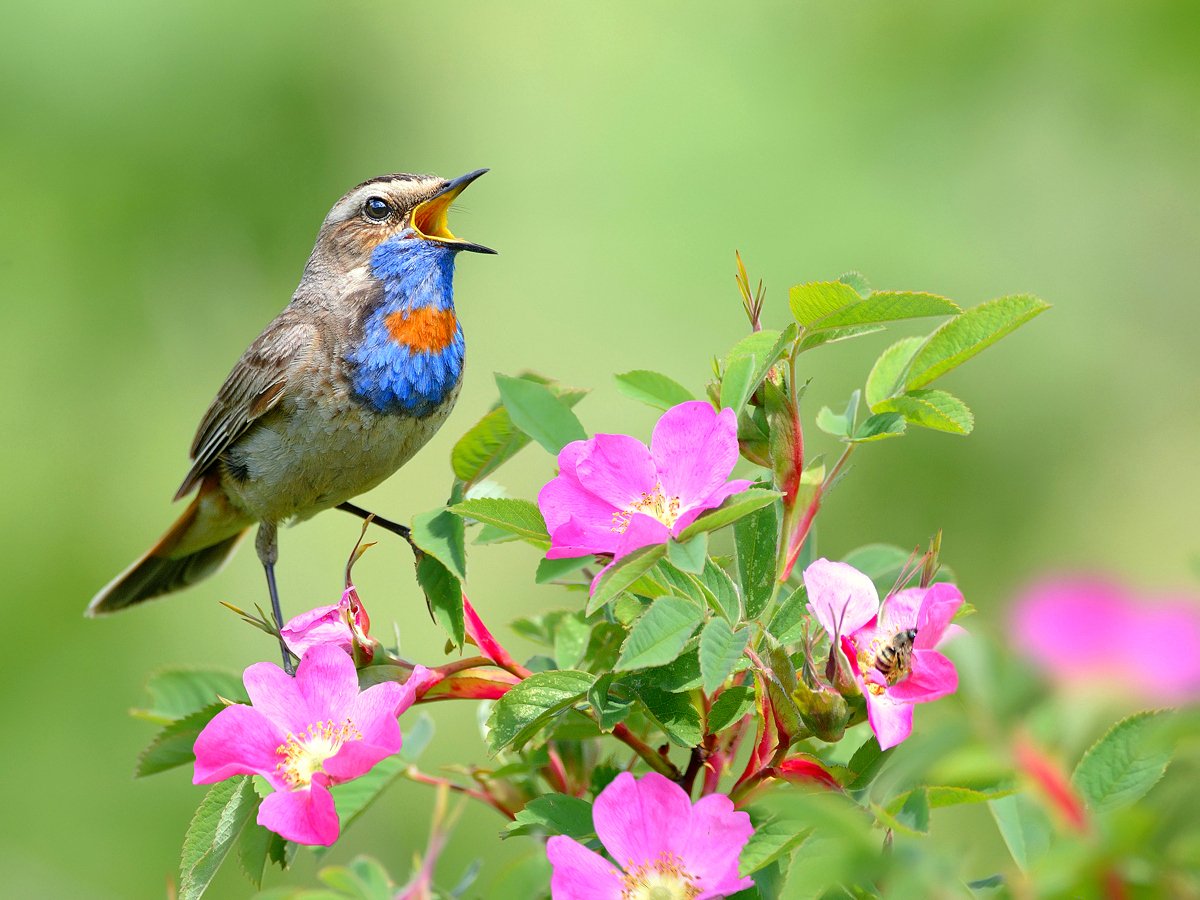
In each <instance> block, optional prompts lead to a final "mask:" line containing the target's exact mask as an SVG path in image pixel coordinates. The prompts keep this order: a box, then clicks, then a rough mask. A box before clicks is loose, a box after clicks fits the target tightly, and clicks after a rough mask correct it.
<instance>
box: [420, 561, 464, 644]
mask: <svg viewBox="0 0 1200 900" xmlns="http://www.w3.org/2000/svg"><path fill="white" fill-rule="evenodd" d="M417 583H418V584H419V585H421V590H422V591H424V592H425V602H426V603H427V604H429V611H430V612H431V613H433V618H434V619H435V620H436V621H437V623H438V624H439V625H441V626H442V628H444V629H445V630H446V634H448V635H449V636H450V640H452V641H453V642H454V645H455V646H456V647H461V646H462V645H463V643H464V641H465V640H466V628H465V625H464V622H463V603H462V584H461V583H460V582H459V580H458V579H457V578H456V577H454V574H453V573H452V572H451V571H450V570H449V569H447V568H446V567H445V566H444V565H442V564H441V562H440V561H438V560H437V559H436V558H435V557H432V556H428V555H425V554H422V555H421V558H420V559H419V560H417Z"/></svg>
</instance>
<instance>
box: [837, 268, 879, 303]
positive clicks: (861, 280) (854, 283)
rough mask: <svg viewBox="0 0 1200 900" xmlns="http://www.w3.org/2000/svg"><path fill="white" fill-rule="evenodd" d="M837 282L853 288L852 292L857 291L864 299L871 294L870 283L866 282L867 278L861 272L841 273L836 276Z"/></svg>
mask: <svg viewBox="0 0 1200 900" xmlns="http://www.w3.org/2000/svg"><path fill="white" fill-rule="evenodd" d="M837 280H838V281H840V282H841V283H842V284H848V285H850V287H852V288H854V290H856V291H858V293H859V294H861V295H862V296H864V297H867V296H870V294H871V283H870V282H869V281H867V276H866V275H864V274H863V273H862V272H854V271H850V272H843V273H842V274H841V275H839V276H838V279H837Z"/></svg>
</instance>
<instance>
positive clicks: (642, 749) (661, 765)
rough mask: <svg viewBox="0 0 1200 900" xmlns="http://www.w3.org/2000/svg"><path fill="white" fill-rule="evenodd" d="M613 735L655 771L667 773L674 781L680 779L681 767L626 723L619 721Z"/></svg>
mask: <svg viewBox="0 0 1200 900" xmlns="http://www.w3.org/2000/svg"><path fill="white" fill-rule="evenodd" d="M612 736H613V737H615V738H616V739H617V740H618V741H620V742H621V743H622V744H624V745H625V746H627V747H628V748H629V749H630V750H632V751H633V752H634V753H636V754H637V755H638V756H640V757H641V758H642V759H643V760H645V761H646V764H647V765H648V766H650V768H652V769H653V770H654V771H655V772H658V773H659V774H660V775H666V776H667V777H668V778H670V779H671V780H672V781H678V780H679V769H678V768H677V767H676V765H675V764H674V763H673V762H671V761H670V760H669V759H667V758H666V757H665V756H663V755H662V754H661V753H659V752H658V751H657V750H655V749H654V748H653V747H651V746H650V745H649V744H647V743H646V742H645V741H643V740H642V739H641V738H640V737H638V736H637V735H636V734H634V733H633V732H632V731H630V730H629V729H628V728H626V727H625V724H624V723H618V724H617V725H616V727H614V728H613V730H612Z"/></svg>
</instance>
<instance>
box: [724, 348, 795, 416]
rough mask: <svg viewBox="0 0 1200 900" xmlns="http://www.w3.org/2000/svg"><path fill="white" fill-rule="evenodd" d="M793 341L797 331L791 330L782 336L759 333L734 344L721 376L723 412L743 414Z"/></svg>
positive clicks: (726, 358)
mask: <svg viewBox="0 0 1200 900" xmlns="http://www.w3.org/2000/svg"><path fill="white" fill-rule="evenodd" d="M793 340H795V329H794V327H789V328H787V329H785V330H784V331H782V332H780V331H756V332H754V333H752V334H748V335H746V337H744V338H742V339H741V340H740V341H738V342H737V343H736V344H734V345H733V349H731V350H730V351H729V355H728V356H726V357H725V367H724V370H723V372H724V374H723V375H722V376H721V400H720V403H721V408H722V409H723V408H725V407H726V406H728V407H731V408H732V409H733V410H734V412H740V411H741V409H742V407H743V406H745V405H746V401H747V400H749V399H750V396H751V395H752V394H753V393H754V391H755V390H756V389H757V388H758V386H759V385H760V384H761V383H762V380H763V379H764V378H766V377H767V373H768V372H769V371H770V370H771V366H773V365H775V363H777V362H778V361H779V359H780V357H782V356H783V354H784V352H785V351H786V350H787V348H788V345H789V344H790V343H791V342H792V341H793Z"/></svg>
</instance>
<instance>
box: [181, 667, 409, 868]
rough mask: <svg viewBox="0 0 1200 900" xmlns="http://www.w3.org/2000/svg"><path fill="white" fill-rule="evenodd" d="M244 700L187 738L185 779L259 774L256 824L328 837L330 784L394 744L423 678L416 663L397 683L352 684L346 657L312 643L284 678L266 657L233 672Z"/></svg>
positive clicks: (299, 838)
mask: <svg viewBox="0 0 1200 900" xmlns="http://www.w3.org/2000/svg"><path fill="white" fill-rule="evenodd" d="M242 680H243V681H244V682H245V684H246V692H247V693H248V694H249V695H250V700H251V703H252V704H253V705H251V706H246V705H244V704H237V705H234V706H229V707H226V708H225V709H223V710H221V711H220V712H219V713H217V715H216V717H215V718H214V719H213V720H212V721H211V722H209V723H208V725H206V726H205V727H204V730H203V731H201V732H200V736H199V737H198V738H196V746H195V751H196V768H195V774H194V775H193V777H192V783H193V784H212V783H213V782H216V781H222V780H224V779H226V778H231V777H232V776H234V775H261V776H262V777H263V778H265V779H266V780H267V781H268V782H270V784H271V787H273V788H274V789H275V792H274V793H272V794H270V795H268V796H267V797H266V798H265V799H264V800H263V802H262V805H261V806H259V809H258V824H259V825H262V826H263V827H264V828H269V829H270V830H271V831H274V832H275V833H277V834H279V835H280V836H281V837H284V838H286V839H287V840H289V841H296V842H297V843H300V844H323V845H326V846H327V845H329V844H332V843H333V842H334V841H336V840H337V837H338V824H339V823H338V817H337V812H336V811H335V810H334V807H333V796H332V795H331V794H330V793H329V786H330V785H334V784H340V783H341V782H343V781H350V780H351V779H353V778H357V777H358V776H360V775H362V774H364V773H366V772H367V771H368V770H370V769H371V767H372V766H374V765H375V764H376V763H377V762H379V761H380V760H382V759H385V758H387V757H389V756H391V755H392V754H393V753H395V752H397V751H398V750H399V749H400V744H401V737H400V725H399V723H398V722H397V721H396V718H397V717H398V716H399V715H400V713H402V712H404V711H405V710H406V709H408V708H409V707H410V706H411V705H412V703H413V700H414V699H415V698H416V693H417V691H418V690H419V689H420V688H421V687H422V686H423V685H424V684H425V683H426V681H427V680H428V670H426V669H425V668H424V667H422V666H417V667H416V668H415V669H413V673H412V675H411V677H410V678H409V679H408V681H407V682H405V683H404V684H402V685H401V684H396V683H395V682H386V683H384V684H377V685H375V686H373V687H370V688H367V690H365V691H362V692H361V693H360V692H359V690H358V676H357V675H356V673H355V669H354V662H353V660H351V659H350V657H349V656H348V655H347V654H346V653H345V652H344V651H342V650H340V649H339V648H337V647H336V646H333V645H330V644H319V645H317V646H315V647H312V648H311V649H310V650H309V651H308V652H307V653H305V654H304V658H303V659H302V660H301V661H300V667H299V668H298V669H297V670H296V677H295V678H291V677H289V676H288V675H286V674H285V673H284V671H283V670H282V669H281V668H279V667H278V666H276V665H274V664H273V663H266V662H262V663H255V664H254V665H252V666H250V667H249V668H247V669H246V671H245V673H244V674H243V676H242Z"/></svg>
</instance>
